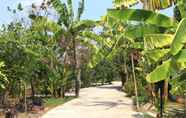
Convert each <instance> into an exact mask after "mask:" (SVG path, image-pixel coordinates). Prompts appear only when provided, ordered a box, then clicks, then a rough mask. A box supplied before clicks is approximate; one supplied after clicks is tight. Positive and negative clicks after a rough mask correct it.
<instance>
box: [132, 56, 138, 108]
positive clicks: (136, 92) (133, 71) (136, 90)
mask: <svg viewBox="0 0 186 118" xmlns="http://www.w3.org/2000/svg"><path fill="white" fill-rule="evenodd" d="M131 61H132V74H133V79H134V89H135V95H136V107H137V110H138V109H139V100H138V89H137V81H136V75H135V69H134V58H133V54H132V55H131Z"/></svg>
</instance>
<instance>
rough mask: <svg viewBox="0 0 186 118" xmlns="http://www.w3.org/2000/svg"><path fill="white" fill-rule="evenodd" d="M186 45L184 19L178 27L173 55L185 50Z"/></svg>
mask: <svg viewBox="0 0 186 118" xmlns="http://www.w3.org/2000/svg"><path fill="white" fill-rule="evenodd" d="M185 43H186V19H183V20H182V21H181V22H180V24H179V25H178V28H177V31H176V33H175V36H174V39H173V42H172V45H171V51H170V52H171V54H172V55H176V54H178V53H179V51H180V50H181V49H182V48H183V46H184V45H185Z"/></svg>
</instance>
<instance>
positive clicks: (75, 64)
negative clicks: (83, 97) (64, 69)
mask: <svg viewBox="0 0 186 118" xmlns="http://www.w3.org/2000/svg"><path fill="white" fill-rule="evenodd" d="M73 58H74V60H73V61H74V67H73V75H74V78H75V95H76V97H79V89H80V83H79V82H80V81H79V80H78V77H77V76H76V68H77V59H76V40H75V39H74V38H73Z"/></svg>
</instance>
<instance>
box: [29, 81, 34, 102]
mask: <svg viewBox="0 0 186 118" xmlns="http://www.w3.org/2000/svg"><path fill="white" fill-rule="evenodd" d="M30 85H31V90H32V99H34V97H35V90H34V82H33V80H32V79H31V80H30Z"/></svg>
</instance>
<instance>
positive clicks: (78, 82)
mask: <svg viewBox="0 0 186 118" xmlns="http://www.w3.org/2000/svg"><path fill="white" fill-rule="evenodd" d="M76 81H77V83H76V87H77V88H76V90H77V92H76V93H77V97H79V90H80V88H81V69H80V68H78V69H77V80H76Z"/></svg>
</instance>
